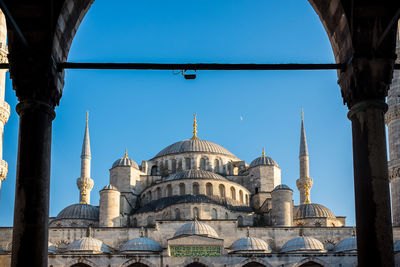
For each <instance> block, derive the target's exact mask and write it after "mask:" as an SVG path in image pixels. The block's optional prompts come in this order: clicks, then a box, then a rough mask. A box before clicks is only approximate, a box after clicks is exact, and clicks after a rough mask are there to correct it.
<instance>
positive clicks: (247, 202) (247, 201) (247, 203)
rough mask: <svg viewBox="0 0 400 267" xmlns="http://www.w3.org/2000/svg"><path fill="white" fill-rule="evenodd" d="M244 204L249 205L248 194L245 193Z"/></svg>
mask: <svg viewBox="0 0 400 267" xmlns="http://www.w3.org/2000/svg"><path fill="white" fill-rule="evenodd" d="M246 205H249V195H248V194H246Z"/></svg>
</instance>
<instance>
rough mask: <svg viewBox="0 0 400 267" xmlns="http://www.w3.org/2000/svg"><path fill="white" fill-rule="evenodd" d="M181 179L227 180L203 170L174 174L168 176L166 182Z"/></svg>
mask: <svg viewBox="0 0 400 267" xmlns="http://www.w3.org/2000/svg"><path fill="white" fill-rule="evenodd" d="M179 179H213V180H226V178H224V177H222V176H221V175H218V174H216V173H213V172H209V171H202V170H187V171H183V172H178V173H174V174H172V175H170V176H168V177H167V178H166V179H165V181H171V180H179Z"/></svg>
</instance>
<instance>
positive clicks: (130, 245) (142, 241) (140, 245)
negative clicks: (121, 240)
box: [120, 237, 163, 252]
mask: <svg viewBox="0 0 400 267" xmlns="http://www.w3.org/2000/svg"><path fill="white" fill-rule="evenodd" d="M162 250H163V249H162V247H161V246H160V244H158V243H157V242H156V241H154V240H153V239H150V238H147V237H138V238H134V239H131V240H129V241H128V242H126V243H125V244H123V245H122V247H121V249H120V251H121V252H131V251H132V252H134V251H151V252H160V251H162Z"/></svg>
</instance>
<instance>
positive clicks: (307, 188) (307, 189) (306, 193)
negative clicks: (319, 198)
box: [303, 184, 311, 204]
mask: <svg viewBox="0 0 400 267" xmlns="http://www.w3.org/2000/svg"><path fill="white" fill-rule="evenodd" d="M310 190H311V186H310V185H308V184H305V185H304V196H305V199H304V203H303V204H311V200H310Z"/></svg>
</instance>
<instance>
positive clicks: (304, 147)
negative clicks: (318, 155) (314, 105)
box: [300, 109, 308, 156]
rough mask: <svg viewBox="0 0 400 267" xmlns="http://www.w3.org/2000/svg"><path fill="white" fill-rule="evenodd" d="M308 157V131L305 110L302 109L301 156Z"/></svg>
mask: <svg viewBox="0 0 400 267" xmlns="http://www.w3.org/2000/svg"><path fill="white" fill-rule="evenodd" d="M307 155H308V147H307V138H306V130H305V128H304V114H303V109H301V133H300V156H307Z"/></svg>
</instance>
